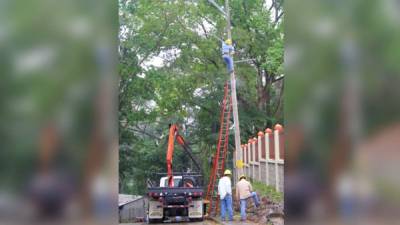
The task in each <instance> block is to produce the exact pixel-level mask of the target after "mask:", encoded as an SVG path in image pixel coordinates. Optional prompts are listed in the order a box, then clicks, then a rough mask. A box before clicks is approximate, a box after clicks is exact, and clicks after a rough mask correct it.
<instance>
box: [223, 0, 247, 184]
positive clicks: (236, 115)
mask: <svg viewBox="0 0 400 225" xmlns="http://www.w3.org/2000/svg"><path fill="white" fill-rule="evenodd" d="M225 13H226V16H225V18H226V24H227V26H226V29H227V31H226V32H227V34H228V39H231V40H232V32H231V16H230V10H229V0H225ZM232 61H233V56H232ZM230 76H231V96H232V113H233V122H234V125H235V151H234V152H235V154H236V155H235V157H234V158H235V159H236V160H240V161H241V160H243V159H242V149H241V147H240V145H241V141H240V127H239V113H238V106H237V95H236V76H235V65H233V70H232V72H231V74H230ZM233 164H234V165H235V168H236V170H235V171H236V174H235V180H237V179H238V178H239V176H240V174H243V168H238V165H236V162H233Z"/></svg>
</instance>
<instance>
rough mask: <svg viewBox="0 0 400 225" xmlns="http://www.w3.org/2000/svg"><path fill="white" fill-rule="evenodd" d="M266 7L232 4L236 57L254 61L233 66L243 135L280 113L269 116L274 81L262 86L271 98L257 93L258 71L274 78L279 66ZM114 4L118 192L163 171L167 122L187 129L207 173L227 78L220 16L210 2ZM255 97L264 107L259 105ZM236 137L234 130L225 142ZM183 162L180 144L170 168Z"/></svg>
mask: <svg viewBox="0 0 400 225" xmlns="http://www.w3.org/2000/svg"><path fill="white" fill-rule="evenodd" d="M242 4H244V5H245V6H246V9H242V7H241V6H242ZM263 4H264V2H263V1H232V2H231V11H232V22H233V24H234V27H233V31H232V32H233V36H234V40H235V41H236V42H237V46H236V49H237V54H236V55H235V59H247V58H252V59H254V62H252V63H251V64H249V63H240V64H237V65H236V71H237V83H238V86H237V87H238V89H237V93H238V102H239V103H238V104H239V118H240V128H241V137H242V139H243V140H247V138H248V137H249V136H250V135H254V134H256V132H257V131H258V130H260V129H264V128H266V127H267V126H271V125H272V124H273V123H275V122H278V121H280V122H282V121H281V119H282V118H283V116H282V115H278V116H277V115H275V114H272V113H269V112H272V111H275V109H272V108H273V107H276V106H277V105H279V104H277V102H278V101H279V98H278V97H279V96H278V95H279V94H280V92H279V93H278V92H276V87H275V86H274V85H273V84H272V82H270V83H268V82H267V85H265V87H262V88H263V90H264V92H268V94H269V96H270V99H265V98H260V96H259V95H260V92H257V91H256V88H257V87H261V86H262V84H261V83H260V74H267V75H268V79H266V80H267V81H272V80H273V78H274V77H275V76H277V75H279V74H280V73H281V67H282V63H283V45H282V37H283V34H282V31H281V28H280V24H274V22H272V21H271V19H270V12H269V11H268V9H267V8H266V7H265V6H263ZM119 7H120V13H119V15H120V34H119V38H120V47H119V53H120V63H119V72H120V93H119V121H120V136H119V139H120V146H121V147H120V187H121V188H120V189H121V190H120V191H121V192H126V193H142V192H143V191H144V187H145V179H146V178H148V177H151V172H152V171H160V172H165V169H166V165H165V152H166V149H167V144H166V143H167V140H166V138H167V135H168V124H170V123H178V124H180V125H182V128H183V127H184V128H185V129H181V131H180V133H181V134H182V135H183V136H184V137H185V139H186V141H187V142H189V144H190V146H191V147H192V149H193V151H194V152H195V154H196V156H197V157H198V158H199V161H201V163H202V164H203V165H204V172H205V174H208V172H209V171H208V170H209V168H210V166H209V162H208V161H209V159H210V157H211V155H212V154H213V153H214V152H215V149H216V144H217V137H218V131H219V113H220V107H219V105H220V103H221V101H222V98H223V87H224V83H225V82H226V81H227V80H228V78H229V76H228V74H227V72H226V68H225V65H224V62H223V61H222V58H221V53H220V44H221V43H220V41H219V40H218V39H217V38H215V37H219V38H224V35H225V26H226V21H225V19H224V18H223V17H222V16H221V15H220V14H219V12H218V11H217V10H216V9H215V8H213V6H212V5H210V4H209V3H208V2H207V1H184V0H177V1H145V0H136V1H123V0H120V4H119ZM156 61H158V62H161V63H155V62H156ZM260 85H261V86H260ZM274 93H275V95H274ZM261 94H262V92H261ZM267 101H268V104H267ZM260 102H263V103H264V104H263V105H264V106H266V107H265V108H262V107H258V105H260V104H259V103H260ZM270 108H271V109H270ZM233 141H234V140H233V135H231V136H230V142H231V143H230V146H233ZM232 149H233V148H230V150H229V151H232ZM188 162H190V160H189V159H188V158H187V156H185V155H184V154H183V153H182V151H181V150H180V147H178V146H177V147H176V151H175V156H174V170H182V169H185V168H186V167H191V165H190V163H188ZM229 163H232V162H231V161H230V162H229ZM230 167H232V166H230Z"/></svg>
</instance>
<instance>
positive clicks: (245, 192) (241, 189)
mask: <svg viewBox="0 0 400 225" xmlns="http://www.w3.org/2000/svg"><path fill="white" fill-rule="evenodd" d="M250 197H252V198H253V201H254V204H255V205H256V207H258V206H259V205H260V200H259V199H258V196H257V193H256V192H254V191H253V188H252V186H251V184H250V182H248V181H247V180H246V176H245V175H241V176H240V177H239V182H238V183H237V184H236V198H237V199H240V219H241V221H245V220H246V206H247V199H248V198H250Z"/></svg>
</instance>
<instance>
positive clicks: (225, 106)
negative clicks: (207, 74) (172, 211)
mask: <svg viewBox="0 0 400 225" xmlns="http://www.w3.org/2000/svg"><path fill="white" fill-rule="evenodd" d="M230 86H231V85H230V82H226V83H225V88H224V98H223V101H222V104H221V114H220V127H219V134H218V142H217V151H216V153H215V155H214V159H213V165H212V168H211V172H210V179H209V183H208V188H207V195H206V199H207V200H208V201H209V207H208V215H209V216H215V215H216V213H217V211H218V206H219V196H218V184H217V181H218V179H219V178H220V177H222V176H223V173H224V169H225V159H226V156H227V152H228V145H229V127H230V124H231V123H230V119H231V118H230V117H231V111H232V97H231V88H230Z"/></svg>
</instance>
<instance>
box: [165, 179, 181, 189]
mask: <svg viewBox="0 0 400 225" xmlns="http://www.w3.org/2000/svg"><path fill="white" fill-rule="evenodd" d="M179 181H181V178H174V187H178V185H179ZM164 187H168V179H165V181H164Z"/></svg>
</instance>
